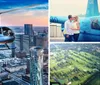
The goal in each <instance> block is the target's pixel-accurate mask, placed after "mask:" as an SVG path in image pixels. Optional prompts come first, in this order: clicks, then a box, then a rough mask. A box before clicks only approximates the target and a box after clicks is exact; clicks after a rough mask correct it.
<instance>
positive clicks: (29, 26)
mask: <svg viewBox="0 0 100 85" xmlns="http://www.w3.org/2000/svg"><path fill="white" fill-rule="evenodd" d="M32 28H33V26H32V24H24V34H25V35H31V34H32V32H33V30H32Z"/></svg>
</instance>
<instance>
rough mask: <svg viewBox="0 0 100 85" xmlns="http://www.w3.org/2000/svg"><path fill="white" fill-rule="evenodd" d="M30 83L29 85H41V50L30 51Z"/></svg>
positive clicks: (38, 48)
mask: <svg viewBox="0 0 100 85" xmlns="http://www.w3.org/2000/svg"><path fill="white" fill-rule="evenodd" d="M30 56H31V58H30V82H31V85H43V49H42V48H41V47H35V48H33V47H32V48H31V49H30Z"/></svg>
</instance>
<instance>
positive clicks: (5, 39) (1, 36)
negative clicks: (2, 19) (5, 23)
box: [0, 34, 14, 43]
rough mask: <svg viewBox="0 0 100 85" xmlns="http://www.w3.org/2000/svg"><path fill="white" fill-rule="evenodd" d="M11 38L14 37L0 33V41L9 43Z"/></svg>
mask: <svg viewBox="0 0 100 85" xmlns="http://www.w3.org/2000/svg"><path fill="white" fill-rule="evenodd" d="M12 40H14V37H13V36H12V37H10V36H4V35H3V34H0V43H9V42H11V41H12Z"/></svg>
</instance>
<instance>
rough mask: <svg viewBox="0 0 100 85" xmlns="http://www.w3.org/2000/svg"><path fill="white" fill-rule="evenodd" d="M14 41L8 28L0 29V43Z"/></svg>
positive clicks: (12, 34) (13, 36)
mask: <svg viewBox="0 0 100 85" xmlns="http://www.w3.org/2000/svg"><path fill="white" fill-rule="evenodd" d="M14 39H15V35H14V32H13V31H12V30H11V29H10V28H8V27H0V43H12V42H13V41H14Z"/></svg>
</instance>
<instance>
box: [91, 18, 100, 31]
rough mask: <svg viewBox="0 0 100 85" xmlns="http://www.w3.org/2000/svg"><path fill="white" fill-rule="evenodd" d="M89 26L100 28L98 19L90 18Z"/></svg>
mask: <svg viewBox="0 0 100 85" xmlns="http://www.w3.org/2000/svg"><path fill="white" fill-rule="evenodd" d="M91 28H92V29H95V30H100V24H99V21H98V19H95V20H92V22H91Z"/></svg>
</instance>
